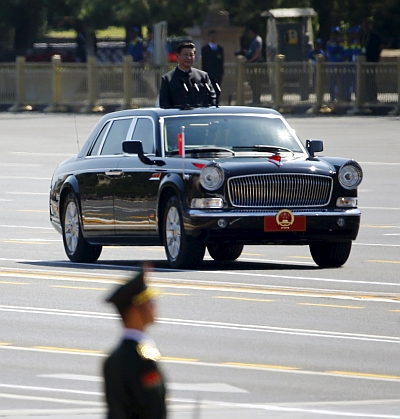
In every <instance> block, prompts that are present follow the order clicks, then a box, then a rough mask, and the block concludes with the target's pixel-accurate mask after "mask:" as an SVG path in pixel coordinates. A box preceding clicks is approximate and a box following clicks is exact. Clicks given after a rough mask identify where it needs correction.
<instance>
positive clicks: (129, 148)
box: [122, 141, 165, 166]
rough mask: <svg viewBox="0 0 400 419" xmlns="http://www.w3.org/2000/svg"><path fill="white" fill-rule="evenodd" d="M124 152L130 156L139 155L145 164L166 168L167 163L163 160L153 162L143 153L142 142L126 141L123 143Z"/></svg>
mask: <svg viewBox="0 0 400 419" xmlns="http://www.w3.org/2000/svg"><path fill="white" fill-rule="evenodd" d="M122 151H123V152H124V153H128V154H137V155H138V157H139V160H140V161H141V162H142V163H143V164H148V165H152V164H155V165H156V166H164V165H165V162H163V161H162V160H151V159H149V158H148V157H147V156H145V155H144V153H143V144H142V142H141V141H124V142H123V143H122Z"/></svg>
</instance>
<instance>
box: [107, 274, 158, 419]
mask: <svg viewBox="0 0 400 419" xmlns="http://www.w3.org/2000/svg"><path fill="white" fill-rule="evenodd" d="M145 277H146V270H145V269H143V268H142V269H141V270H140V272H139V273H136V274H135V276H134V277H133V278H132V279H131V280H130V281H128V282H127V283H125V284H124V285H122V286H119V287H118V288H117V289H116V290H115V291H114V292H113V293H112V295H110V296H109V297H108V298H107V300H106V301H107V302H110V303H113V304H114V305H115V307H116V308H117V310H118V312H119V314H120V316H121V319H122V323H123V327H124V330H123V336H122V341H121V342H120V344H119V345H118V346H117V348H115V349H114V350H113V352H112V353H111V354H110V356H109V357H108V358H107V360H106V362H105V364H104V379H105V393H106V400H107V405H108V414H107V418H108V419H165V418H166V406H165V384H164V379H163V376H162V373H161V371H160V367H159V364H158V363H157V361H158V360H159V359H160V352H159V351H158V349H157V347H156V345H155V343H154V342H153V341H152V340H151V339H150V338H149V337H148V336H146V334H145V333H144V331H145V329H146V327H147V326H148V325H150V324H151V323H153V322H154V317H155V307H154V302H153V297H154V295H155V291H154V290H152V289H150V288H148V287H147V285H146V282H145V279H146V278H145Z"/></svg>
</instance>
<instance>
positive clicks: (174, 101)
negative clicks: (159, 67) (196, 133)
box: [159, 42, 216, 108]
mask: <svg viewBox="0 0 400 419" xmlns="http://www.w3.org/2000/svg"><path fill="white" fill-rule="evenodd" d="M176 52H177V54H176V57H177V61H178V66H177V67H176V68H175V69H174V70H172V71H170V72H169V73H166V74H164V75H163V76H162V79H161V88H160V95H159V101H160V107H161V108H188V107H194V108H196V107H199V106H210V105H215V103H216V94H215V90H214V87H213V85H212V83H211V81H210V78H209V76H208V74H207V73H206V72H205V71H202V70H198V69H197V68H193V67H192V66H193V63H194V59H195V53H196V48H195V46H194V44H193V43H191V42H182V43H181V44H179V46H178V48H177V50H176Z"/></svg>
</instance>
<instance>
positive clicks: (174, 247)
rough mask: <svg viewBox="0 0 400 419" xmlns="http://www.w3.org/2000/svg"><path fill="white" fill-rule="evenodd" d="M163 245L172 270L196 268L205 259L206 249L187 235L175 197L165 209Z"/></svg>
mask: <svg viewBox="0 0 400 419" xmlns="http://www.w3.org/2000/svg"><path fill="white" fill-rule="evenodd" d="M163 243H164V248H165V253H166V255H167V259H168V262H169V264H170V266H171V268H174V269H187V268H194V267H195V266H197V265H199V264H200V263H201V262H202V260H203V258H204V252H205V249H206V247H205V245H204V244H203V243H200V242H198V241H197V240H196V239H194V238H193V237H190V236H188V235H187V234H186V232H185V227H184V225H183V218H182V209H181V206H180V204H179V201H178V198H177V197H176V196H175V195H174V196H172V197H171V198H169V200H168V202H167V205H166V207H165V209H164V218H163Z"/></svg>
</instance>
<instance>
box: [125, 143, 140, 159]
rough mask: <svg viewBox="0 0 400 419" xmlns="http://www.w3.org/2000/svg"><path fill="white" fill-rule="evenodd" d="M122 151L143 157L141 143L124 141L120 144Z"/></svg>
mask: <svg viewBox="0 0 400 419" xmlns="http://www.w3.org/2000/svg"><path fill="white" fill-rule="evenodd" d="M122 150H123V152H124V153H128V154H137V155H138V156H141V155H142V156H143V145H142V142H141V141H124V142H123V143H122Z"/></svg>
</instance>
